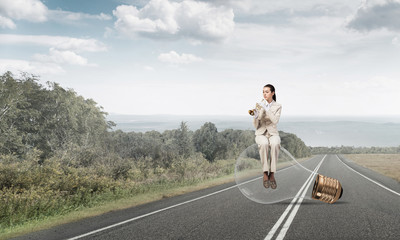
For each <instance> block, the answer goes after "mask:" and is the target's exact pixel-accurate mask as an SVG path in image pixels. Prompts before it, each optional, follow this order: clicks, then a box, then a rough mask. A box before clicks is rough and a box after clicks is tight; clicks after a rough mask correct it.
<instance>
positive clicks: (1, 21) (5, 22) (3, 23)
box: [0, 15, 17, 29]
mask: <svg viewBox="0 0 400 240" xmlns="http://www.w3.org/2000/svg"><path fill="white" fill-rule="evenodd" d="M0 27H1V28H10V29H15V28H16V27H17V26H16V25H15V23H14V22H13V20H11V19H9V18H6V17H3V16H1V15H0Z"/></svg>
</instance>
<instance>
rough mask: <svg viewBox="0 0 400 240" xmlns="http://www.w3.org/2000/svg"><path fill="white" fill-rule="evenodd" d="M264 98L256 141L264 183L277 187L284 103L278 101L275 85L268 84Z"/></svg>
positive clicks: (258, 113)
mask: <svg viewBox="0 0 400 240" xmlns="http://www.w3.org/2000/svg"><path fill="white" fill-rule="evenodd" d="M263 96H264V99H263V100H262V102H261V104H260V105H261V108H259V109H258V110H256V113H255V115H254V119H253V125H254V127H255V128H256V132H255V135H256V143H257V144H258V149H259V153H260V158H261V164H262V166H263V172H264V176H263V185H264V187H265V188H269V187H270V186H271V188H272V189H275V188H276V187H277V184H276V180H275V176H274V173H275V172H276V162H277V160H278V155H279V149H280V144H281V138H280V137H279V132H278V129H277V128H276V125H277V124H278V122H279V118H280V116H281V110H282V105H281V104H279V103H277V102H276V94H275V87H274V86H272V85H271V84H267V85H265V86H264V88H263ZM269 146H270V147H271V161H270V163H268V150H269V149H268V147H269Z"/></svg>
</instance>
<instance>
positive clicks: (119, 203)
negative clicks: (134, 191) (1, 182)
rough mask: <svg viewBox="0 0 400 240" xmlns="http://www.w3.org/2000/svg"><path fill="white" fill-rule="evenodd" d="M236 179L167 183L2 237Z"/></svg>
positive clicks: (9, 231) (8, 231) (11, 230)
mask: <svg viewBox="0 0 400 240" xmlns="http://www.w3.org/2000/svg"><path fill="white" fill-rule="evenodd" d="M232 181H234V175H233V174H230V175H226V176H223V177H219V178H215V179H208V180H205V181H204V182H199V183H195V184H191V185H184V186H182V184H166V186H164V187H163V188H161V189H159V190H157V191H152V192H148V193H143V194H139V195H136V196H133V197H127V198H123V199H119V200H115V201H112V202H108V203H103V204H101V205H99V206H95V207H91V208H82V209H78V210H76V211H73V212H70V213H67V214H66V215H57V216H51V217H46V218H44V219H43V218H42V219H39V220H32V221H29V222H27V223H25V224H21V225H17V226H13V227H10V228H7V229H3V230H1V232H0V234H1V235H0V239H9V238H13V237H17V236H21V235H24V234H28V233H30V232H35V231H40V230H43V229H48V228H51V227H55V226H58V225H61V224H66V223H69V222H74V221H78V220H81V219H84V218H88V217H94V216H98V215H101V214H104V213H107V212H110V211H116V210H121V209H126V208H130V207H134V206H137V205H141V204H145V203H149V202H153V201H157V200H161V199H163V198H168V197H173V196H177V195H181V194H185V193H189V192H193V191H197V190H201V189H205V188H209V187H213V186H217V185H221V184H224V183H228V182H232Z"/></svg>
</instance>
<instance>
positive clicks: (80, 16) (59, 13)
mask: <svg viewBox="0 0 400 240" xmlns="http://www.w3.org/2000/svg"><path fill="white" fill-rule="evenodd" d="M49 18H51V19H53V20H64V21H80V20H85V19H97V20H111V19H112V17H111V16H110V15H108V14H104V13H100V14H97V15H95V14H87V13H81V12H70V11H63V10H49Z"/></svg>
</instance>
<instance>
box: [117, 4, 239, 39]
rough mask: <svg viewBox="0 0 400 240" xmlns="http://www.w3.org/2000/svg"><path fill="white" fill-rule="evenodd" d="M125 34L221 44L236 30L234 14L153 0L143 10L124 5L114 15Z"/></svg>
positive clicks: (219, 8)
mask: <svg viewBox="0 0 400 240" xmlns="http://www.w3.org/2000/svg"><path fill="white" fill-rule="evenodd" d="M113 14H114V16H116V17H117V21H116V22H115V24H114V27H115V29H117V30H118V31H119V32H120V33H121V34H123V35H127V36H131V37H132V36H137V35H141V36H147V37H153V38H158V37H164V38H168V37H188V38H194V39H200V40H209V41H219V40H222V39H225V38H227V37H228V36H229V35H230V34H231V33H232V32H233V29H234V21H233V17H234V14H233V10H232V9H230V8H226V7H224V6H218V7H217V6H214V5H211V4H209V3H205V2H195V1H191V0H184V1H182V2H170V1H169V0H151V1H150V2H149V3H147V4H146V5H145V6H144V7H143V8H141V9H137V8H136V7H135V6H128V5H121V6H118V7H117V8H116V9H115V10H114V11H113Z"/></svg>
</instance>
